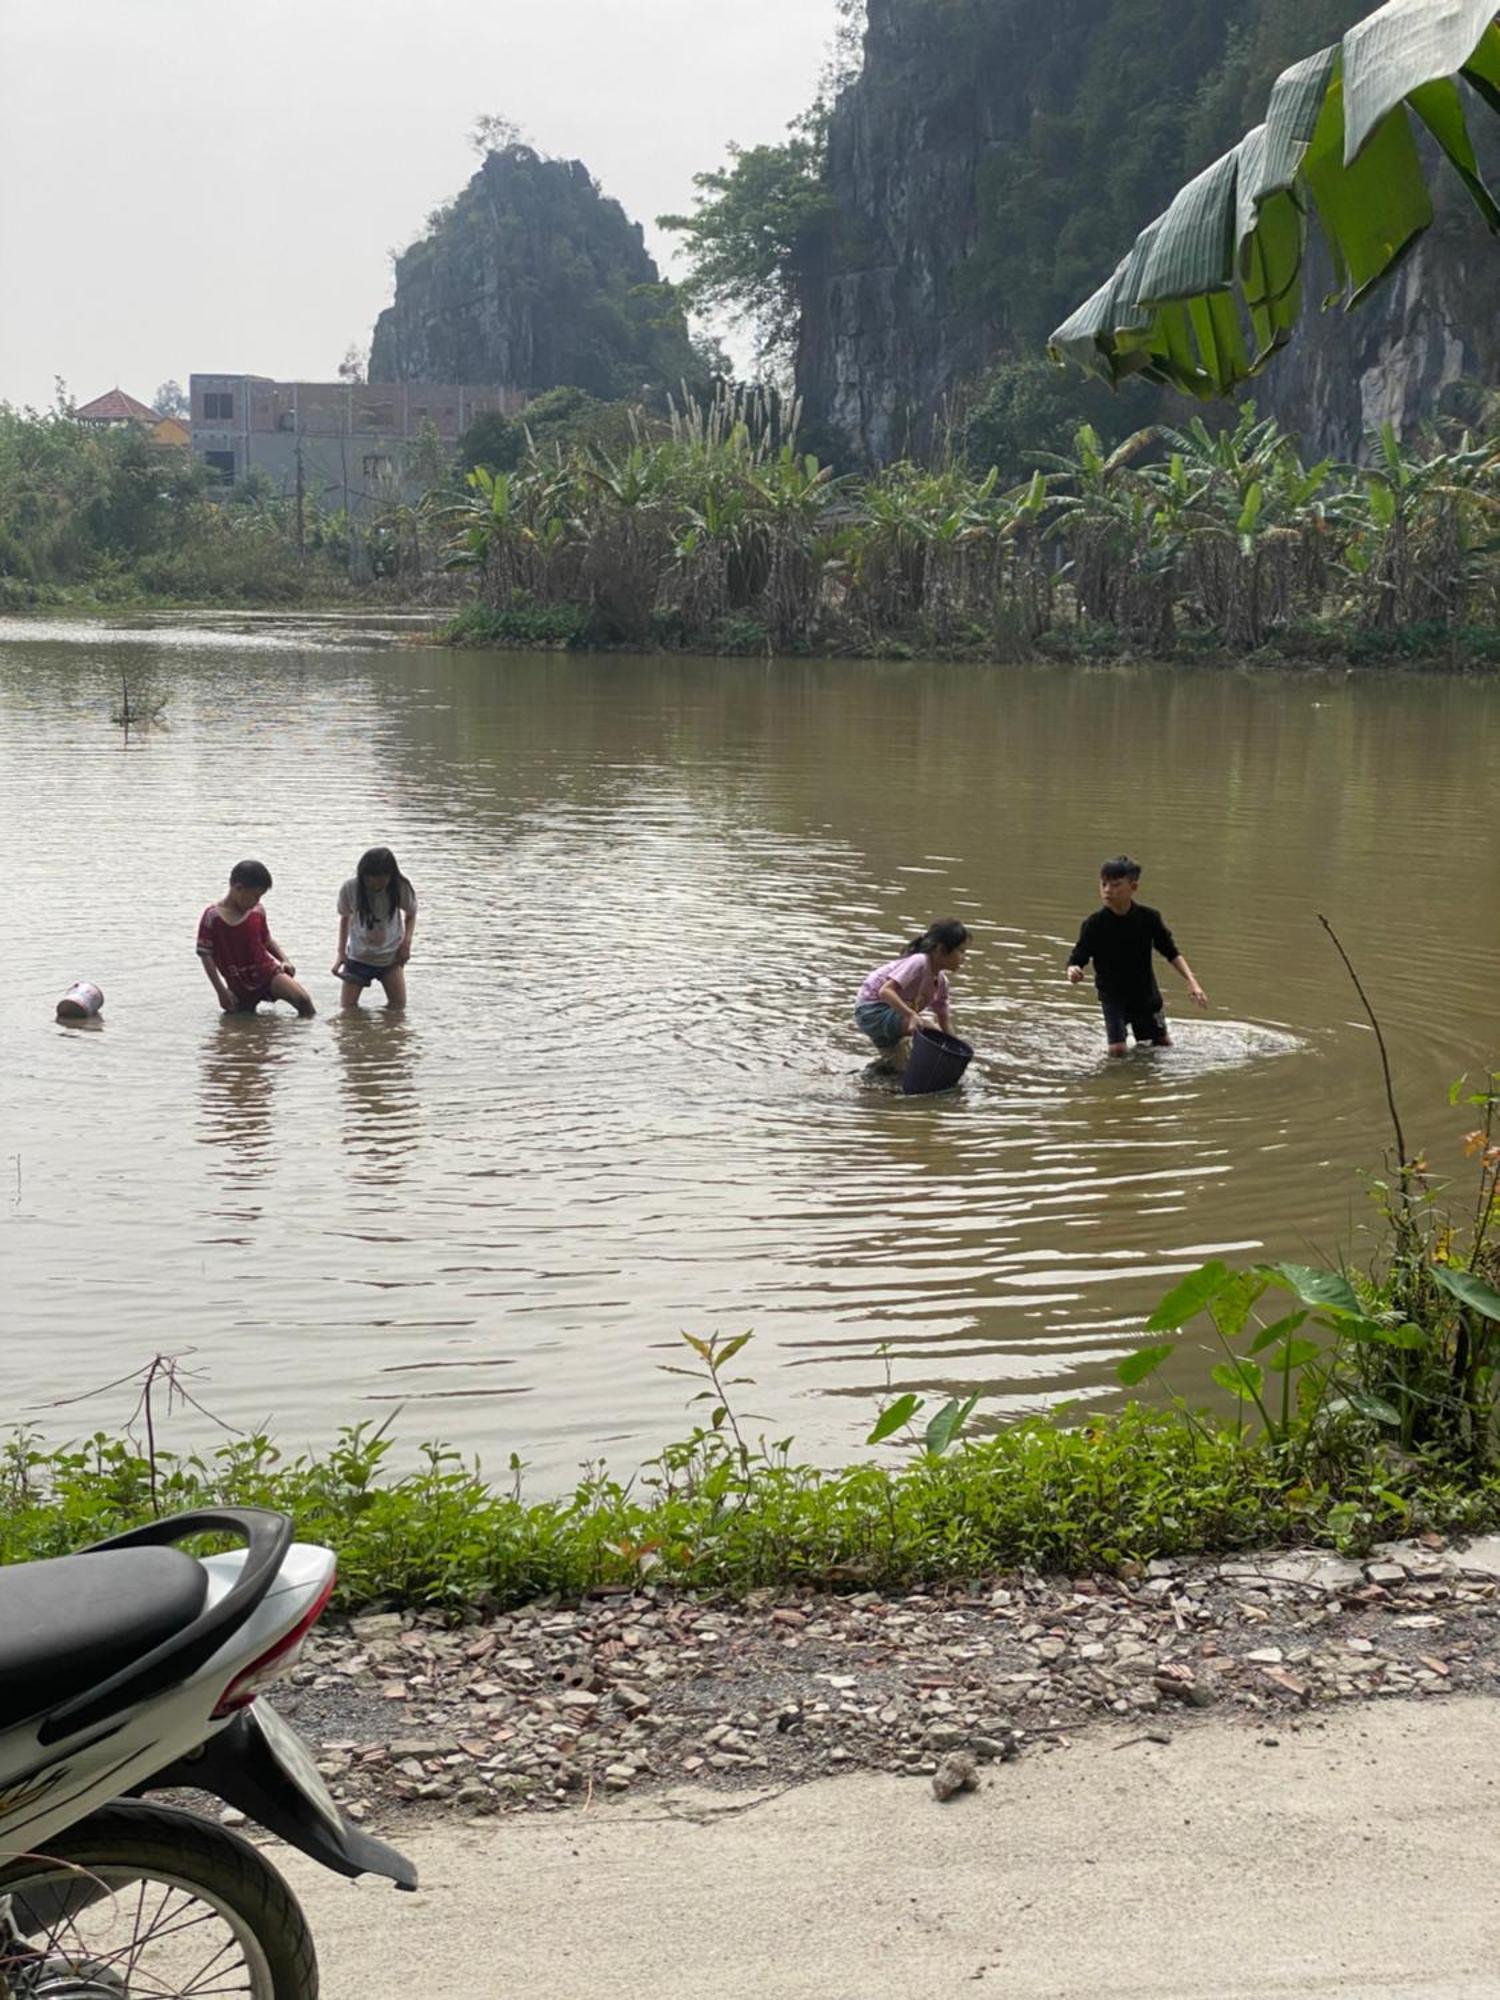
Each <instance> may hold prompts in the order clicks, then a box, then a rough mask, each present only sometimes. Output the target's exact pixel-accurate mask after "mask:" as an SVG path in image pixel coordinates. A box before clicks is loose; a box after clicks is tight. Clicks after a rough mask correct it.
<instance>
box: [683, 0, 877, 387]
mask: <svg viewBox="0 0 1500 2000" xmlns="http://www.w3.org/2000/svg"><path fill="white" fill-rule="evenodd" d="M835 4H836V10H837V17H838V18H837V21H836V24H835V27H834V31H833V39H832V42H831V43H830V45H829V50H828V57H827V60H826V62H825V63H824V66H823V73H822V75H821V77H820V78H819V79H818V95H817V98H816V100H815V101H814V103H813V104H812V106H811V108H810V109H809V110H807V111H805V112H804V113H803V114H802V116H801V117H800V118H797V119H794V120H793V122H792V124H791V125H789V126H788V128H787V137H786V139H785V140H784V141H783V142H782V143H781V144H780V145H777V146H738V145H731V146H730V148H729V164H728V166H726V167H721V168H720V169H718V171H717V172H714V173H704V174H695V175H694V176H693V185H694V187H695V188H696V189H697V190H698V194H697V202H696V205H695V207H694V210H693V213H692V214H691V215H662V216H658V217H657V227H658V228H659V229H671V230H674V231H676V232H677V233H678V234H679V235H681V236H682V237H683V238H684V239H685V240H684V244H683V249H684V251H685V253H686V255H687V259H688V264H689V276H688V278H687V281H686V282H685V283H684V284H683V286H682V287H681V292H682V297H683V300H684V301H685V303H686V304H687V306H688V308H689V310H690V311H693V312H700V313H718V314H722V315H723V316H724V317H725V318H726V319H728V320H729V321H731V322H732V323H738V324H739V325H742V326H746V327H748V328H749V329H750V330H751V331H752V332H753V334H754V337H755V343H756V349H757V353H758V355H759V357H760V358H761V359H762V360H763V361H770V362H782V363H784V362H787V361H789V360H790V359H791V357H792V355H793V354H794V353H795V352H796V347H797V337H798V333H799V331H800V328H801V319H802V304H801V302H802V297H803V289H804V280H805V277H806V274H807V270H808V267H809V265H810V263H811V260H812V258H813V256H814V253H815V251H816V248H817V246H818V244H819V243H820V242H821V240H822V238H823V234H824V232H825V231H826V229H827V227H828V225H829V223H830V222H831V220H832V217H833V212H834V204H833V201H832V199H831V198H830V196H829V194H828V191H827V188H826V186H825V185H824V167H825V165H826V161H827V154H828V120H829V116H830V114H831V111H832V107H833V104H834V101H835V99H836V98H837V97H838V94H839V92H840V91H841V90H844V89H845V88H846V87H847V86H848V85H849V84H851V83H853V82H854V80H855V79H856V77H858V75H859V73H860V70H861V68H862V67H863V64H864V42H865V28H866V9H867V0H835Z"/></svg>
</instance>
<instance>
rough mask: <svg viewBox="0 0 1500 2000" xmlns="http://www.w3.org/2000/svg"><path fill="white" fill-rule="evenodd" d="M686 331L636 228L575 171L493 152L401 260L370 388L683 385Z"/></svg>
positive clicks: (602, 393)
mask: <svg viewBox="0 0 1500 2000" xmlns="http://www.w3.org/2000/svg"><path fill="white" fill-rule="evenodd" d="M691 371H692V350H691V347H690V345H689V341H688V332H687V324H686V321H685V319H684V317H683V314H682V311H681V308H680V307H679V306H678V304H677V301H676V298H675V296H674V294H673V292H672V290H671V288H670V287H669V286H666V285H663V283H662V281H661V274H660V272H659V271H658V270H657V268H656V265H655V263H654V262H653V261H652V259H651V257H650V256H649V254H648V253H647V250H646V246H645V241H644V238H643V236H642V233H641V229H640V225H639V224H638V223H633V222H631V221H630V219H629V218H628V217H627V215H626V214H625V211H624V210H623V209H622V208H621V207H620V205H619V203H618V202H616V201H612V200H610V199H608V198H607V197H606V196H604V195H603V194H601V193H600V191H599V189H598V187H597V185H596V184H595V182H594V179H593V177H592V176H591V175H590V173H589V171H588V169H587V168H586V167H585V166H584V165H583V164H582V162H581V161H578V160H544V159H542V158H541V157H540V156H539V155H537V154H536V153H534V152H532V151H531V149H530V148H529V147H526V146H510V147H507V148H506V149H505V150H503V151H501V152H495V153H491V154H490V155H489V157H488V158H487V159H486V160H485V163H484V165H483V166H482V167H481V168H480V170H479V172H478V173H477V174H475V176H474V178H473V179H472V180H471V181H470V182H469V184H468V186H467V187H466V188H465V189H464V190H463V192H462V193H461V194H460V195H459V196H458V198H457V200H456V201H454V202H453V203H452V204H451V206H450V207H449V208H448V209H447V210H446V211H443V212H441V213H440V214H439V215H437V216H435V217H434V218H433V220H432V224H431V226H430V228H429V231H428V233H427V235H425V236H424V237H423V238H421V240H420V241H418V242H416V243H414V244H413V245H412V246H411V248H410V249H409V250H407V251H406V252H405V253H404V254H403V255H402V256H401V257H400V258H398V260H397V263H396V297H395V303H394V304H393V305H390V306H388V307H387V308H386V310H385V311H384V312H383V313H382V314H381V315H380V318H379V319H378V320H377V322H376V325H375V335H374V340H373V342H372V344H371V349H370V380H371V381H372V382H402V381H408V382H415V381H425V382H485V383H503V384H505V385H507V386H511V387H515V388H521V389H530V390H542V389H551V388H556V387H558V386H560V385H563V384H567V385H570V386H573V387H576V388H580V389H585V390H587V391H588V393H589V394H590V395H593V396H599V397H603V398H611V397H622V396H634V395H637V394H639V392H640V390H641V388H642V386H643V385H646V384H649V385H651V386H652V387H660V386H667V387H675V386H676V384H677V383H678V382H679V381H680V380H681V379H682V378H683V376H684V375H687V374H689V373H691Z"/></svg>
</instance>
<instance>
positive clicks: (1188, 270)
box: [1049, 0, 1500, 398]
mask: <svg viewBox="0 0 1500 2000" xmlns="http://www.w3.org/2000/svg"><path fill="white" fill-rule="evenodd" d="M1496 13H1497V8H1496V5H1495V0H1387V5H1385V6H1384V7H1381V8H1380V9H1379V10H1378V12H1376V13H1374V14H1372V15H1370V16H1369V18H1368V19H1366V20H1364V21H1361V22H1359V23H1358V24H1357V25H1356V26H1354V27H1353V28H1351V29H1350V30H1349V32H1348V33H1347V34H1346V35H1345V36H1344V37H1343V39H1342V41H1339V42H1336V43H1335V44H1334V45H1333V46H1332V47H1331V48H1326V49H1320V50H1319V51H1318V53H1317V54H1316V55H1313V56H1309V57H1308V58H1307V59H1306V61H1304V62H1300V63H1298V64H1296V65H1295V67H1293V68H1292V69H1288V70H1285V71H1283V73H1282V74H1281V76H1279V77H1278V78H1277V80H1276V83H1275V84H1274V86H1273V87H1272V91H1271V101H1270V105H1269V107H1268V109H1267V112H1266V118H1265V122H1264V123H1263V124H1260V125H1257V126H1256V127H1255V129H1254V131H1252V132H1249V133H1247V134H1246V136H1245V137H1244V138H1243V139H1242V140H1241V141H1240V142H1239V144H1238V145H1237V146H1235V147H1233V148H1232V149H1231V150H1230V151H1229V152H1227V153H1226V154H1224V156H1223V157H1222V158H1221V159H1218V160H1216V161H1215V162H1214V163H1213V165H1212V166H1210V167H1207V168H1205V169H1204V171H1203V172H1202V173H1201V174H1199V175H1198V177H1197V179H1196V180H1193V181H1191V182H1190V183H1189V184H1188V185H1187V186H1186V187H1185V188H1183V189H1182V190H1181V192H1180V193H1179V194H1178V195H1177V197H1176V199H1175V200H1174V201H1173V202H1172V204H1171V206H1170V207H1169V208H1168V209H1167V210H1166V211H1165V213H1164V214H1162V215H1159V216H1158V217H1157V218H1156V220H1155V221H1154V222H1152V223H1150V224H1149V225H1148V226H1147V228H1145V229H1144V230H1142V232H1141V234H1140V235H1139V236H1138V237H1137V238H1136V241H1135V244H1134V246H1133V248H1132V249H1131V250H1130V251H1129V252H1128V254H1127V255H1126V256H1125V257H1124V258H1123V259H1122V260H1121V262H1120V263H1119V264H1118V265H1117V266H1116V268H1115V270H1114V272H1113V274H1112V275H1111V276H1110V277H1109V278H1108V279H1107V280H1106V282H1105V283H1104V284H1103V285H1101V286H1100V288H1099V290H1098V291H1097V292H1095V293H1094V294H1093V296H1092V297H1091V298H1089V299H1087V300H1086V301H1085V302H1084V304H1083V305H1081V306H1080V307H1079V308H1078V310H1077V311H1076V312H1075V313H1074V314H1073V315H1072V317H1071V318H1069V319H1067V320H1065V321H1064V322H1063V324H1062V325H1061V326H1060V327H1058V328H1057V329H1056V331H1055V332H1054V333H1053V335H1052V338H1051V341H1050V343H1049V351H1050V352H1051V354H1052V356H1053V358H1054V359H1055V360H1058V361H1074V362H1077V363H1079V364H1080V365H1081V366H1083V367H1084V368H1087V369H1089V370H1091V371H1092V372H1093V373H1095V374H1098V375H1102V376H1103V377H1104V378H1105V379H1106V380H1107V381H1109V382H1116V383H1117V382H1119V381H1121V380H1122V379H1123V378H1124V377H1125V376H1127V375H1135V374H1139V375H1144V376H1146V377H1147V378H1148V379H1150V380H1153V381H1159V382H1166V383H1169V384H1171V385H1172V386H1173V387H1174V388H1177V389H1181V390H1185V391H1187V392H1188V393H1190V394H1192V395H1196V396H1200V397H1203V398H1208V397H1211V396H1215V395H1226V394H1228V393H1229V391H1230V390H1232V389H1233V388H1234V387H1235V386H1236V385H1237V384H1238V383H1241V382H1244V381H1246V380H1248V379H1249V377H1250V376H1252V375H1254V374H1255V373H1257V371H1258V370H1260V369H1261V368H1263V367H1264V366H1265V364H1266V363H1267V361H1269V360H1270V358H1271V356H1272V355H1273V354H1274V353H1275V352H1276V351H1277V349H1278V348H1280V347H1282V346H1283V345H1284V344H1285V343H1286V342H1287V341H1288V340H1289V339H1290V338H1291V336H1292V333H1293V331H1294V329H1295V327H1296V324H1297V320H1298V318H1299V315H1300V314H1301V311H1302V304H1303V279H1304V269H1305V264H1306V257H1307V237H1308V226H1309V217H1310V216H1312V215H1316V217H1317V220H1318V223H1319V225H1320V227H1321V230H1322V234H1323V237H1324V240H1325V241H1326V243H1327V245H1328V250H1329V254H1330V256H1331V258H1332V261H1333V268H1334V272H1335V278H1336V284H1337V292H1336V294H1335V296H1338V297H1340V298H1341V300H1342V303H1343V305H1344V306H1345V307H1346V308H1351V307H1353V306H1355V305H1357V304H1358V303H1359V301H1360V300H1361V299H1363V298H1364V297H1365V296H1366V295H1367V293H1368V292H1369V291H1370V290H1371V289H1372V287H1373V286H1375V285H1377V284H1378V283H1379V281H1380V280H1381V279H1382V278H1383V277H1385V276H1386V275H1387V273H1388V272H1390V271H1391V270H1392V269H1393V268H1394V267H1395V265H1396V264H1397V263H1399V262H1400V260H1401V258H1402V257H1404V256H1405V255H1406V253H1407V252H1408V251H1409V250H1410V249H1411V247H1412V245H1413V244H1414V243H1415V242H1416V241H1417V239H1418V238H1419V237H1420V236H1421V234H1422V232H1423V231H1424V230H1425V229H1427V228H1428V226H1429V225H1430V224H1431V222H1432V220H1433V215H1434V209H1433V201H1432V194H1431V190H1430V189H1429V187H1428V184H1427V174H1426V169H1425V167H1424V165H1423V161H1422V157H1421V155H1420V153H1419V151H1418V146H1417V133H1416V130H1415V128H1414V125H1413V120H1414V119H1415V120H1416V123H1417V124H1419V125H1421V126H1423V127H1425V128H1426V130H1427V131H1428V132H1429V133H1430V134H1431V135H1432V137H1433V138H1434V139H1435V140H1436V141H1437V144H1438V146H1439V148H1440V149H1441V151H1442V152H1443V154H1444V155H1445V156H1446V158H1447V160H1448V162H1449V163H1450V165H1451V166H1452V167H1453V169H1454V171H1455V172H1456V173H1457V174H1458V176H1459V178H1460V180H1461V181H1462V183H1463V185H1464V187H1465V189H1466V190H1467V192H1468V194H1469V196H1470V198H1471V199H1472V201H1473V203H1474V205H1475V207H1476V208H1477V209H1478V210H1479V213H1480V214H1481V216H1483V218H1484V220H1485V222H1486V223H1487V224H1488V226H1489V228H1490V229H1491V230H1492V231H1493V232H1495V233H1497V234H1500V205H1497V203H1496V201H1495V198H1494V196H1493V195H1492V194H1491V192H1490V190H1489V188H1488V187H1487V186H1486V185H1485V182H1484V179H1483V177H1482V175H1481V173H1480V170H1479V163H1478V159H1477V156H1476V153H1475V148H1474V141H1473V138H1472V136H1471V133H1470V130H1469V113H1470V111H1471V109H1475V108H1477V105H1484V106H1487V107H1488V108H1489V110H1491V111H1493V112H1496V113H1500V26H1497V24H1496Z"/></svg>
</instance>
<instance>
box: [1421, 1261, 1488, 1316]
mask: <svg viewBox="0 0 1500 2000" xmlns="http://www.w3.org/2000/svg"><path fill="white" fill-rule="evenodd" d="M1432 1275H1433V1277H1434V1278H1436V1279H1437V1281H1438V1283H1439V1284H1440V1285H1441V1286H1442V1288H1443V1290H1444V1291H1445V1292H1451V1293H1452V1295H1453V1297H1454V1298H1456V1299H1457V1300H1458V1302H1459V1304H1460V1305H1464V1306H1467V1307H1468V1308H1469V1310H1470V1311H1471V1312H1477V1313H1482V1314H1483V1315H1484V1317H1485V1318H1486V1319H1494V1320H1500V1292H1497V1291H1496V1290H1495V1289H1494V1287H1493V1286H1491V1285H1487V1284H1486V1283H1485V1282H1484V1280H1483V1278H1477V1277H1475V1275H1474V1273H1473V1272H1472V1271H1458V1270H1455V1269H1454V1268H1453V1266H1452V1265H1451V1264H1434V1265H1433V1267H1432Z"/></svg>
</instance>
